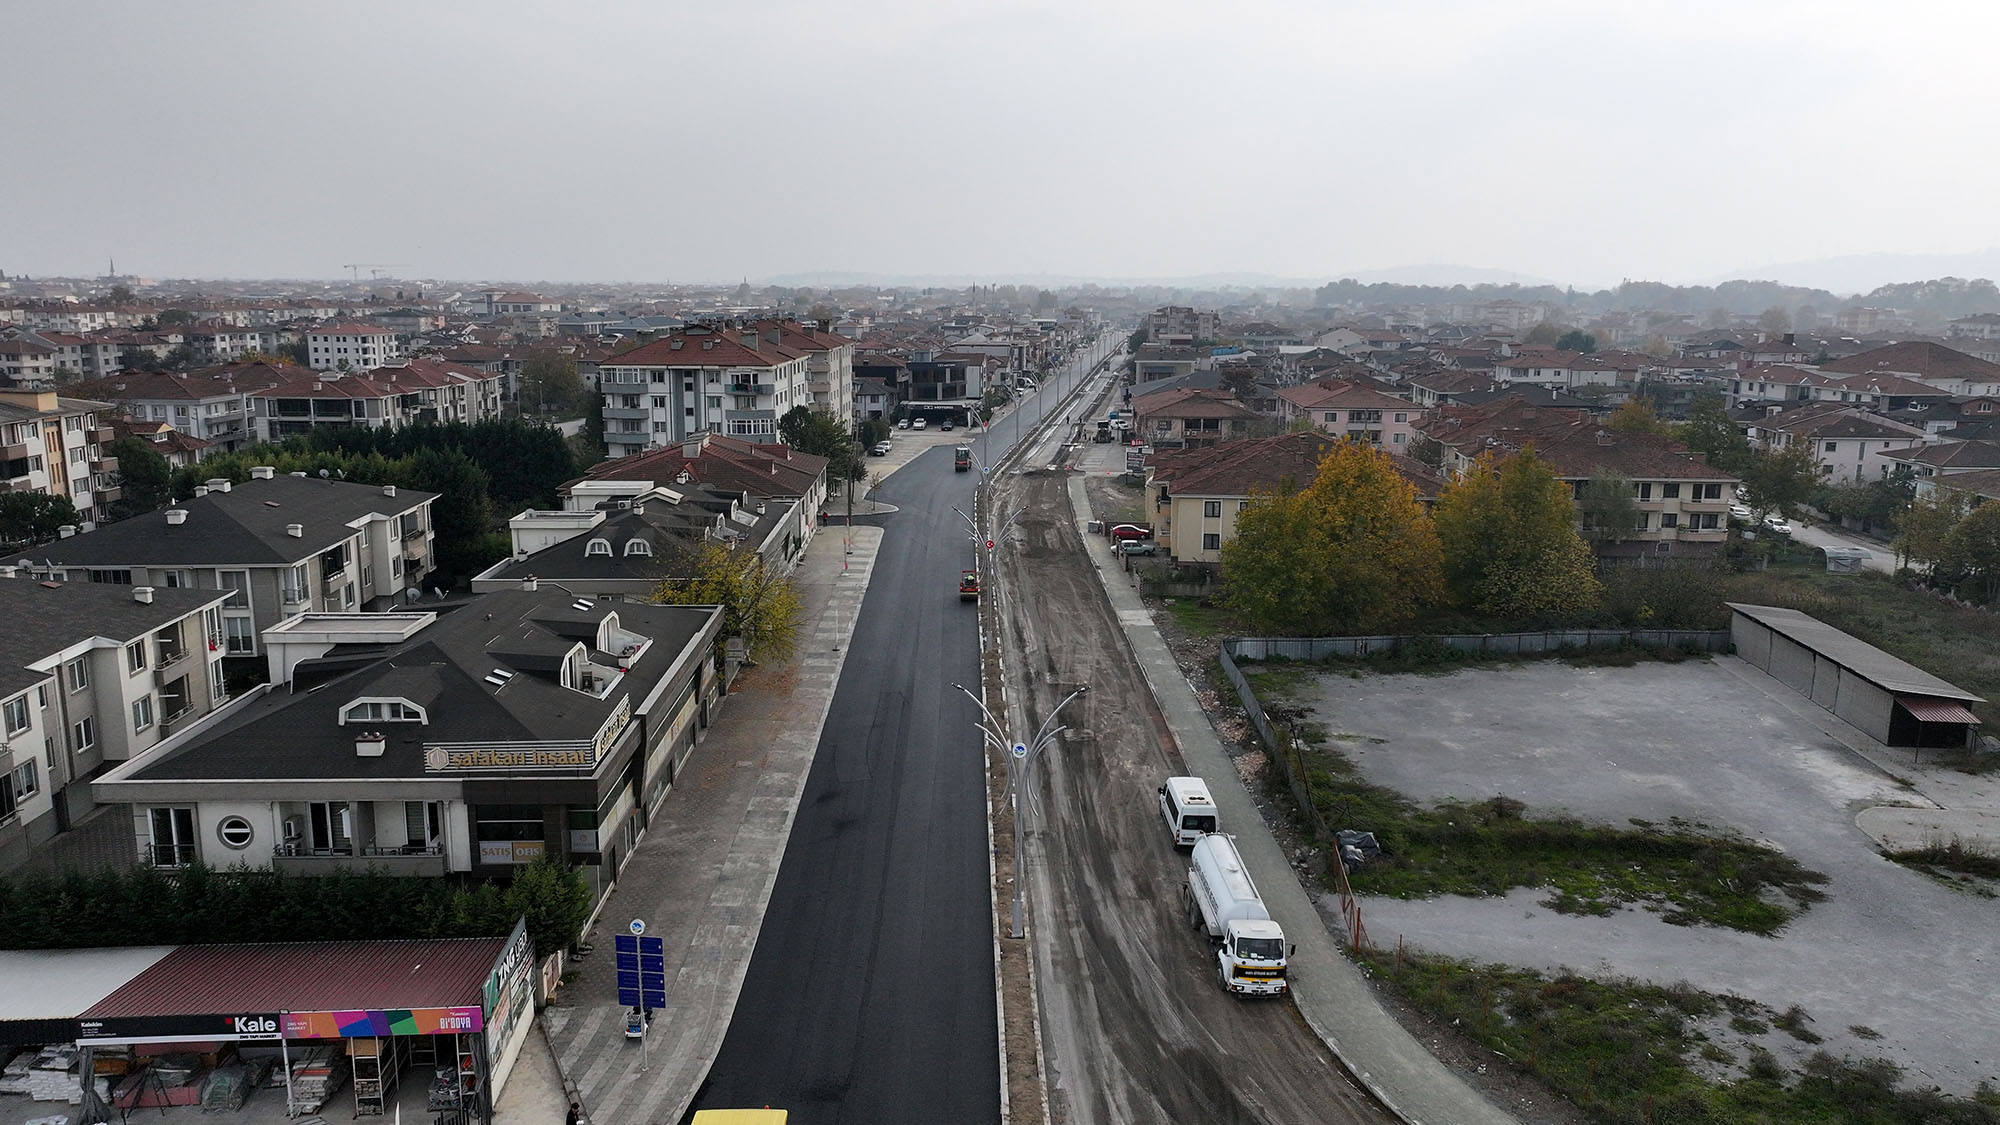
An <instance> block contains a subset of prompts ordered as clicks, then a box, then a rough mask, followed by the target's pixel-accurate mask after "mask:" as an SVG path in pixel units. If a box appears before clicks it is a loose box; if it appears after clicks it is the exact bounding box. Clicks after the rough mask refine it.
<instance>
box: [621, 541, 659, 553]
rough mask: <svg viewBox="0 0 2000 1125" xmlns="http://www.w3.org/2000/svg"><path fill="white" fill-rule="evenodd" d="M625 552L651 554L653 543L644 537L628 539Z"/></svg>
mask: <svg viewBox="0 0 2000 1125" xmlns="http://www.w3.org/2000/svg"><path fill="white" fill-rule="evenodd" d="M625 553H626V554H627V555H628V556H629V555H651V554H652V553H653V545H652V544H651V543H648V542H646V541H645V540H644V539H627V540H626V541H625Z"/></svg>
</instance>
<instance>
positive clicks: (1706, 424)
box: [1674, 394, 1750, 473]
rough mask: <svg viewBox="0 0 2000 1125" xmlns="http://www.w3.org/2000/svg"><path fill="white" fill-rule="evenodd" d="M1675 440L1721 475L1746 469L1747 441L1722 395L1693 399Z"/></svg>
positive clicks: (1748, 448)
mask: <svg viewBox="0 0 2000 1125" xmlns="http://www.w3.org/2000/svg"><path fill="white" fill-rule="evenodd" d="M1674 437H1675V439H1676V440H1678V441H1680V442H1681V444H1683V445H1685V446H1687V447H1688V449H1690V450H1692V451H1693V452H1696V453H1702V454H1706V455H1707V457H1708V463H1709V464H1710V465H1713V466H1715V467H1716V468H1718V469H1721V470H1723V471H1724V472H1730V473H1740V472H1742V471H1743V470H1744V469H1745V468H1747V467H1749V464H1750V439H1749V438H1746V437H1744V436H1743V431H1742V430H1741V429H1738V428H1737V426H1736V421H1735V419H1732V418H1731V417H1730V416H1729V408H1728V407H1727V406H1725V405H1723V401H1722V396H1721V395H1715V394H1704V395H1700V396H1698V397H1696V399H1695V400H1694V405H1693V406H1692V407H1691V408H1690V409H1689V410H1688V420H1687V421H1686V422H1683V423H1682V424H1681V425H1680V426H1678V427H1676V428H1675V430H1674Z"/></svg>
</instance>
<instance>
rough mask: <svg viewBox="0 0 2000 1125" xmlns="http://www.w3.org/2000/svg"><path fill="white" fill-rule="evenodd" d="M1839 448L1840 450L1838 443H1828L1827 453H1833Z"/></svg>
mask: <svg viewBox="0 0 2000 1125" xmlns="http://www.w3.org/2000/svg"><path fill="white" fill-rule="evenodd" d="M1839 448H1840V443H1839V442H1837V441H1830V442H1827V443H1826V451H1827V452H1828V453H1832V452H1833V451H1834V450H1836V449H1839Z"/></svg>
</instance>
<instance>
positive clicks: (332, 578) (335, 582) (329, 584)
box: [320, 570, 353, 597]
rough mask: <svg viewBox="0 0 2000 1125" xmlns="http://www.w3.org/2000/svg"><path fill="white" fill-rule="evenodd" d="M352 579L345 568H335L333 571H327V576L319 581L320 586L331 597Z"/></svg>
mask: <svg viewBox="0 0 2000 1125" xmlns="http://www.w3.org/2000/svg"><path fill="white" fill-rule="evenodd" d="M352 581H353V579H351V578H349V577H348V574H347V572H346V571H345V570H335V571H329V572H328V573H327V576H326V577H325V578H324V579H322V580H321V581H320V586H321V588H323V589H324V590H325V591H326V592H327V595H328V596H329V597H331V596H332V595H334V594H337V593H339V592H340V591H341V589H342V588H344V587H345V586H347V584H348V583H350V582H352Z"/></svg>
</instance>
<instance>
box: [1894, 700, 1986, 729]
mask: <svg viewBox="0 0 2000 1125" xmlns="http://www.w3.org/2000/svg"><path fill="white" fill-rule="evenodd" d="M1896 702H1898V703H1900V704H1902V705H1903V710H1905V711H1908V712H1909V713H1910V714H1912V715H1915V716H1916V717H1917V721H1918V722H1920V723H1971V724H1973V725H1975V726H1977V725H1978V723H1979V716H1977V715H1975V714H1973V713H1972V712H1971V710H1969V709H1968V708H1967V707H1966V706H1965V704H1963V703H1959V702H1957V701H1956V700H1951V699H1914V698H1912V697H1910V696H1907V695H1899V696H1897V697H1896Z"/></svg>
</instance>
